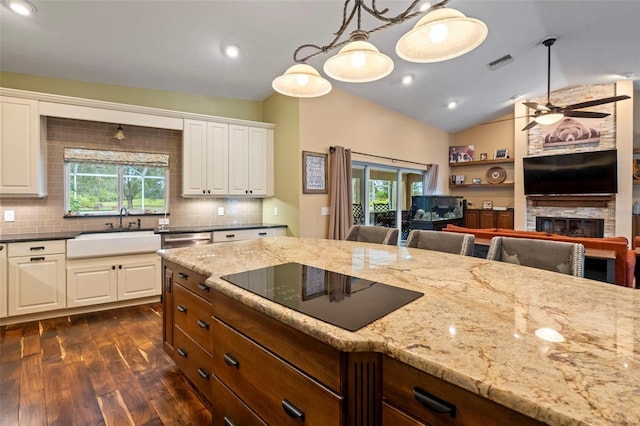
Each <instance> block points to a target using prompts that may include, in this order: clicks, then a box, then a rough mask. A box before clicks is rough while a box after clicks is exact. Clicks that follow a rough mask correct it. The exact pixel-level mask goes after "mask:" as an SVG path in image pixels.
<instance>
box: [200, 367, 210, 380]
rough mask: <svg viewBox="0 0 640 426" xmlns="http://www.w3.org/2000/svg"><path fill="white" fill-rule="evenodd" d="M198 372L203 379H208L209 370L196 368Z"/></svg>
mask: <svg viewBox="0 0 640 426" xmlns="http://www.w3.org/2000/svg"><path fill="white" fill-rule="evenodd" d="M198 374H199V375H200V377H202V378H203V379H207V380H209V376H210V374H209V372H208V371H207V370H205V369H204V368H198Z"/></svg>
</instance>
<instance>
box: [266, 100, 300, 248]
mask: <svg viewBox="0 0 640 426" xmlns="http://www.w3.org/2000/svg"><path fill="white" fill-rule="evenodd" d="M263 107H264V120H265V121H267V122H269V123H275V124H276V128H275V131H274V140H275V143H274V145H275V147H274V169H275V173H274V187H275V197H273V198H267V199H265V200H263V202H262V207H263V214H262V220H263V221H264V222H266V223H282V224H286V225H288V227H289V235H293V236H300V208H299V203H300V194H301V192H302V190H301V185H302V178H301V176H302V154H301V150H300V101H299V99H297V98H291V97H289V96H284V95H281V94H279V93H275V94H273V95H271V96H269V97H268V98H267V99H265V101H264V103H263ZM274 207H275V208H277V209H278V215H277V216H275V215H274V214H273V213H274V211H273V210H274Z"/></svg>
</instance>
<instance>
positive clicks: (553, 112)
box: [522, 37, 629, 131]
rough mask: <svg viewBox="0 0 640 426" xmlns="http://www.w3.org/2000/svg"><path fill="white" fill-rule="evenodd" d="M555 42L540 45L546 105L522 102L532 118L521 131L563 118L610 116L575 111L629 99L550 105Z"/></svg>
mask: <svg viewBox="0 0 640 426" xmlns="http://www.w3.org/2000/svg"><path fill="white" fill-rule="evenodd" d="M555 42H556V38H555V37H549V38H547V39H545V40H543V42H542V44H544V45H545V46H547V48H548V56H547V103H546V105H542V104H539V103H537V102H523V105H526V106H527V107H529V108H531V109H534V110H535V113H534V116H533V117H534V118H533V121H531V122H530V123H529V124H527V125H526V126H525V127H524V128H523V129H522V130H523V131H524V130H529V129H531V128H532V127H534V126H536V125H537V124H553V123H556V122H558V121H560V120H561V119H562V118H563V117H583V118H604V117H606V116H608V115H611V114H609V113H606V112H595V111H576V110H579V109H582V108H589V107H593V106H596V105H603V104H608V103H611V102H618V101H622V100H624V99H629V96H627V95H622V96H611V97H609V98H602V99H594V100H592V101H586V102H580V103H577V104H571V105H567V106H564V107H561V106H556V105H553V104H552V103H551V100H550V93H551V46H553V43H555Z"/></svg>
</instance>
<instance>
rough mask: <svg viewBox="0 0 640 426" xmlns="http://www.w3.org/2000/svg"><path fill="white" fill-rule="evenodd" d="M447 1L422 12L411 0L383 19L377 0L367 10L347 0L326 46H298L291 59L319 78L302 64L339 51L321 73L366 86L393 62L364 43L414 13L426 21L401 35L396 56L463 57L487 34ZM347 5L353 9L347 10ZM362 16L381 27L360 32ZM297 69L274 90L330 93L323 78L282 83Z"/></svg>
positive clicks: (387, 71)
mask: <svg viewBox="0 0 640 426" xmlns="http://www.w3.org/2000/svg"><path fill="white" fill-rule="evenodd" d="M449 1H450V0H442V1H440V2H438V3H436V4H435V5H432V6H431V7H430V8H428V9H426V11H425V10H424V9H422V8H421V7H420V6H419V4H420V0H413V1H411V4H410V5H409V7H407V9H406V10H404V11H403V12H401V13H399V14H397V15H396V16H387V14H388V12H389V9H388V8H385V9H382V10H379V9H378V8H377V6H376V1H375V0H371V2H370V3H371V5H370V6H369V5H367V4H366V2H365V0H345V4H344V7H343V12H342V25H341V26H340V28H339V29H338V31H336V32H335V33H334V35H335V38H334V39H333V40H332V41H331V42H330V43H329V44H327V45H325V46H318V45H315V44H303V45H301V46H299V47H298V48H297V49H296V50H295V51H294V54H293V60H294V61H295V62H296V63H297V64H299V65H304V66H305V67H308V68H305V71H304V72H303V73H302V74H305V75H308V76H311V75H313V77H314V78H320V79H322V77H321V76H320V74H319V73H318V72H317V71H316V70H315V69H314V68H313V67H311V66H310V65H307V64H306V62H307V61H308V60H310V59H312V58H314V57H316V56H318V55H321V54H324V53H327V52H328V51H330V50H333V49H338V48H340V51H339V52H338V54H336V55H335V56H333V57H331V58H329V59H328V60H327V61H326V62H325V64H324V67H323V70H324V72H325V74H327V75H328V76H329V77H331V78H333V79H335V80H339V81H344V82H347V83H366V82H371V81H376V80H379V79H382V78H384V77H386V76H387V75H389V74H390V73H391V72H392V71H393V69H394V64H393V60H392V59H391V58H390V57H389V56H387V55H385V54H384V53H381V52H380V51H379V50H378V49H377V48H376V47H375V46H374V45H373V44H372V43H370V42H369V41H367V40H368V38H369V35H370V34H372V33H374V32H376V31H381V30H383V29H385V28H389V27H391V26H394V25H397V24H400V23H403V22H406V21H407V20H409V19H412V18H414V17H416V16H418V15H424V17H423V18H422V19H421V20H420V21H419V22H418V23H417V24H416V26H415V27H414V28H413V29H412V30H410V31H409V32H408V33H407V34H405V35H404V36H402V37H401V38H400V40H399V41H398V43H397V45H396V53H397V54H398V56H400V57H401V58H402V59H405V60H407V61H411V62H418V63H427V62H438V61H444V60H447V59H452V58H455V57H457V56H460V55H463V54H465V53H467V52H469V51H471V50H473V49H475V48H476V47H478V46H479V45H480V44H481V43H482V42H483V41H484V40H485V38H486V37H487V33H488V30H487V26H486V25H485V24H484V23H483V22H481V21H479V20H477V19H474V18H467V17H466V16H465V15H464V14H463V13H461V12H459V11H457V10H454V9H445V8H444V6H445V5H446V4H447V3H449ZM350 4H352V7H351V8H350V9H349V6H350ZM363 12H365V13H367V14H369V15H371V16H372V17H373V18H375V19H376V20H378V21H381V22H382V24H380V25H379V26H377V27H374V28H372V29H370V30H363V29H362V28H361V20H362V13H363ZM354 17H356V18H357V28H356V29H355V30H354V31H352V32H351V33H350V34H349V36H348V38H346V39H342V36H343V35H344V33H345V31H346V30H347V28H348V27H349V25H350V23H351V21H352V20H353V18H354ZM305 49H311V50H313V53H310V54H307V55H306V56H300V57H299V55H300V53H301V51H302V50H305ZM295 67H296V65H294V66H293V67H291V68H289V69H288V70H287V71H286V72H285V73H284V74H283V75H281V76H279V77H276V78H275V79H274V80H273V83H272V86H273V88H274V90H276V91H277V92H279V93H282V94H283V95H287V96H294V97H315V96H322V95H325V94H327V93H329V91H331V84H330V83H329V82H328V81H326V80H324V79H322V80H324V81H325V82H326V84H325V83H322V84H320V83H318V84H317V85H308V84H306V85H305V87H304V88H302V87H301V86H300V85H299V84H298V85H297V86H296V85H295V84H290V83H289V84H285V83H284V82H285V81H286V82H290V81H291V79H292V78H293V77H292V76H293V75H294V74H296V73H297V71H296V72H293V71H292V70H294V69H295V70H298V69H296V68H295ZM311 70H313V72H312V71H311ZM296 75H297V74H296ZM309 78H310V79H311V77H309ZM309 81H311V80H309ZM316 81H317V80H316ZM327 85H328V90H327Z"/></svg>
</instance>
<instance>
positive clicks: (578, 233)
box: [536, 216, 604, 238]
mask: <svg viewBox="0 0 640 426" xmlns="http://www.w3.org/2000/svg"><path fill="white" fill-rule="evenodd" d="M536 231H542V232H548V233H550V234H558V235H566V236H568V237H587V238H602V237H604V219H580V218H571V217H540V216H539V217H536Z"/></svg>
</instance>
